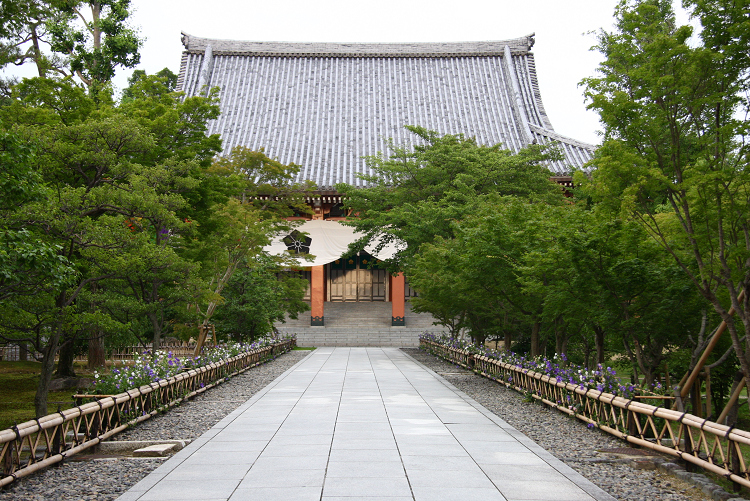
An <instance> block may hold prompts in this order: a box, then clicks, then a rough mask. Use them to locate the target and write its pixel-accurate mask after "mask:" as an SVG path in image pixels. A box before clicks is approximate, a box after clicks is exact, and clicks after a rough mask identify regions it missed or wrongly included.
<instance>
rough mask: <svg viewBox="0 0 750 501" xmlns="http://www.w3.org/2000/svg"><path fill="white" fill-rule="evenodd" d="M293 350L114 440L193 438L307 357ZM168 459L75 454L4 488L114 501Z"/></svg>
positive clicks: (11, 495) (5, 493)
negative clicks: (59, 463)
mask: <svg viewBox="0 0 750 501" xmlns="http://www.w3.org/2000/svg"><path fill="white" fill-rule="evenodd" d="M309 353H310V352H309V351H303V350H300V351H291V352H289V353H286V354H284V355H281V356H279V357H278V358H276V360H273V361H271V362H268V363H265V364H263V365H260V366H258V367H254V368H252V369H250V370H248V371H246V372H244V373H243V374H240V375H239V376H236V377H233V378H232V379H230V380H229V381H227V382H225V383H222V384H220V385H219V386H217V387H215V388H211V389H210V390H208V391H206V392H205V393H203V394H201V395H198V396H197V397H195V398H193V399H192V400H189V401H188V402H185V403H183V404H181V405H180V406H178V407H176V408H173V409H171V410H170V411H169V412H167V413H165V414H162V415H159V416H156V417H154V418H152V419H149V420H148V421H145V422H143V423H141V424H140V425H138V426H136V427H134V428H132V429H129V430H126V431H124V432H122V433H120V434H118V435H115V437H113V440H190V439H194V438H197V437H199V436H200V435H202V434H203V433H204V432H205V431H206V430H208V429H209V428H211V427H212V426H213V425H214V424H216V423H218V422H219V421H221V419H222V418H223V417H224V416H226V415H227V414H229V413H230V412H232V411H233V410H234V409H236V408H237V407H239V406H240V405H241V404H242V403H244V402H246V401H247V400H248V399H249V398H250V397H251V396H253V395H254V394H255V393H257V392H258V391H259V390H261V389H263V388H265V387H266V386H267V385H268V384H269V383H270V382H271V381H273V380H274V379H276V378H277V377H279V376H280V375H281V374H283V373H284V372H285V371H286V370H287V369H289V368H290V367H291V366H293V365H294V364H296V363H297V362H299V361H300V360H301V359H302V358H304V357H305V356H307V355H308V354H309ZM163 461H164V459H141V458H132V457H117V456H115V457H101V455H91V456H88V457H87V456H83V455H79V456H73V458H71V459H70V460H67V461H65V462H64V463H62V464H61V465H58V466H53V467H50V468H47V469H46V470H44V471H42V472H40V473H36V474H32V475H30V476H29V477H26V478H22V479H20V480H18V481H17V482H15V483H13V484H11V486H10V487H9V488H7V489H4V490H0V500H3V501H6V500H7V501H49V500H54V499H60V500H65V501H79V500H86V501H88V500H92V501H93V500H96V501H111V500H114V499H117V497H118V496H120V494H122V493H123V492H125V491H127V490H128V489H129V488H130V487H132V486H133V485H135V484H136V483H138V481H139V480H141V479H142V478H143V477H145V476H146V475H148V474H149V473H150V472H151V471H153V470H154V469H156V468H157V467H158V466H159V465H160V464H162V462H163Z"/></svg>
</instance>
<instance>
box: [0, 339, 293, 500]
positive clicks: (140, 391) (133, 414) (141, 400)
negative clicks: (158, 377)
mask: <svg viewBox="0 0 750 501" xmlns="http://www.w3.org/2000/svg"><path fill="white" fill-rule="evenodd" d="M295 345H296V340H295V339H289V340H286V341H283V342H281V343H277V344H274V345H271V346H266V347H263V348H259V349H257V350H253V351H250V352H246V353H242V354H240V355H237V356H235V357H232V358H230V359H227V360H223V361H220V362H216V363H213V364H209V365H206V366H203V367H199V368H197V369H192V370H189V371H187V372H182V373H180V374H177V375H176V376H173V377H171V378H169V379H164V380H162V381H159V382H156V383H151V384H150V385H147V386H141V387H140V388H135V389H132V390H129V391H127V392H125V393H120V394H119V395H114V396H110V397H105V398H101V399H99V400H96V401H93V402H89V403H87V404H82V405H79V406H76V407H74V408H72V409H67V410H64V411H60V412H58V413H56V414H50V415H48V416H44V417H42V418H39V419H35V420H33V421H27V422H25V423H21V424H19V425H17V426H14V427H13V428H10V429H7V430H2V431H0V487H3V486H6V485H8V484H10V483H12V482H13V481H15V480H16V479H17V478H21V477H24V476H26V475H29V474H31V473H34V472H35V471H37V470H40V469H42V468H44V467H46V466H49V465H52V464H55V463H58V462H60V461H62V460H63V459H65V458H66V457H70V456H72V455H73V454H76V453H78V452H81V451H83V450H85V449H87V448H89V447H92V446H94V445H97V444H98V443H99V442H101V441H103V440H106V439H108V438H109V437H111V436H112V435H114V434H116V433H119V432H120V431H122V430H124V429H126V428H127V427H128V426H132V425H134V424H136V423H139V422H141V421H145V420H146V419H149V418H151V417H152V416H155V415H156V414H157V413H158V412H159V411H160V410H164V409H167V408H170V407H172V406H174V405H177V404H179V403H180V402H182V401H183V400H186V399H188V398H191V397H193V396H195V395H197V394H199V393H202V392H204V391H206V390H208V389H209V388H212V387H213V386H216V385H218V384H220V383H221V382H223V381H225V380H226V378H228V377H231V376H234V375H236V374H240V373H242V372H244V371H246V370H248V369H250V368H251V367H255V366H256V365H259V364H262V363H264V362H265V361H267V360H269V359H271V358H272V357H274V356H276V355H278V354H281V353H286V352H287V351H289V350H291V349H292V348H293V347H294V346H295Z"/></svg>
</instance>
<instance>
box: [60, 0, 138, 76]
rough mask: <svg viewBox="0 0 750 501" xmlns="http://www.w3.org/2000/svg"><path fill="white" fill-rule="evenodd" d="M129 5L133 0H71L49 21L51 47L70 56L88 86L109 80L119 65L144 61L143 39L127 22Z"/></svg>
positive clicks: (132, 64)
mask: <svg viewBox="0 0 750 501" xmlns="http://www.w3.org/2000/svg"><path fill="white" fill-rule="evenodd" d="M129 9H130V0H95V1H94V0H87V1H80V0H78V1H67V2H63V3H62V4H61V5H60V6H59V10H58V12H57V15H56V16H55V17H54V18H52V19H50V20H49V21H48V22H47V29H48V30H49V34H50V47H51V49H52V50H53V51H54V52H56V53H59V54H64V55H65V56H66V57H67V59H68V62H69V63H68V64H69V65H70V70H71V71H72V72H74V73H75V74H77V75H78V76H79V77H80V78H81V80H82V81H83V82H84V83H85V84H86V85H87V86H92V85H94V84H103V83H105V82H109V81H110V80H111V79H112V77H114V75H115V69H116V68H117V67H118V66H123V67H125V68H132V67H133V66H135V65H137V64H138V63H139V62H140V59H141V57H140V54H139V53H138V50H139V49H140V46H141V44H142V40H141V39H140V38H139V37H138V35H137V33H136V31H135V30H134V29H132V28H130V27H129V26H128V24H127V21H128V18H129V16H130V12H129ZM86 10H88V11H89V12H90V17H88V18H87V17H86Z"/></svg>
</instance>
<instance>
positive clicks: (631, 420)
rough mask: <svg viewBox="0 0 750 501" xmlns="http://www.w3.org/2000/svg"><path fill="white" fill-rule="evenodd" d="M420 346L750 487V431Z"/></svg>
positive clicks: (431, 343)
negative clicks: (749, 466)
mask: <svg viewBox="0 0 750 501" xmlns="http://www.w3.org/2000/svg"><path fill="white" fill-rule="evenodd" d="M420 347H421V348H423V349H426V350H427V351H429V352H430V353H433V354H435V355H437V356H439V357H441V358H444V359H446V360H448V361H451V362H453V363H456V364H458V365H461V366H463V367H466V368H468V369H471V370H474V371H475V372H477V373H478V374H481V375H483V376H485V377H488V378H490V379H492V380H494V381H497V382H498V383H501V384H504V385H505V386H507V387H508V388H513V389H514V390H516V391H519V392H522V393H524V394H526V395H530V396H531V397H533V398H534V399H536V400H539V401H541V402H542V403H543V404H545V405H548V406H550V407H554V408H556V409H558V410H559V411H561V412H564V413H565V414H568V415H569V416H572V417H576V418H577V419H580V420H581V421H583V422H585V423H587V424H589V425H592V426H595V427H597V428H599V429H600V430H602V431H605V432H607V433H609V434H611V435H614V436H616V437H618V438H620V439H622V440H626V441H628V442H630V443H632V444H636V445H639V446H641V447H645V448H648V449H651V450H654V451H657V452H661V453H664V454H669V455H671V456H675V457H678V458H681V459H682V460H684V461H685V462H686V463H687V464H689V465H694V466H698V467H701V468H703V469H705V470H707V471H710V472H712V473H715V474H717V475H720V476H723V477H725V478H727V479H729V480H731V481H732V482H735V483H736V484H740V485H742V486H744V487H750V472H749V471H748V454H750V447H748V446H750V432H747V431H744V430H739V429H735V428H734V427H733V426H726V425H723V424H719V423H715V422H712V421H708V420H707V419H703V418H700V417H697V416H694V415H693V414H688V413H684V412H679V411H675V410H671V409H668V408H665V407H657V406H653V405H649V404H645V403H641V402H638V401H637V400H630V399H625V398H622V397H618V396H615V395H612V394H610V393H604V392H601V391H598V390H592V389H588V388H582V387H581V386H579V385H575V384H572V383H568V382H564V381H558V380H557V379H555V378H553V377H550V376H546V375H544V374H540V373H538V372H534V371H530V370H528V369H522V368H520V367H518V366H516V365H512V364H507V363H503V362H500V361H498V360H495V359H492V358H489V357H486V356H479V355H474V354H472V353H470V352H468V351H465V350H461V349H457V348H452V347H449V346H444V345H441V344H439V343H435V342H434V341H429V340H426V339H420Z"/></svg>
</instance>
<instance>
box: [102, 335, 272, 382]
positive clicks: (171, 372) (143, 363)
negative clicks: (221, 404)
mask: <svg viewBox="0 0 750 501" xmlns="http://www.w3.org/2000/svg"><path fill="white" fill-rule="evenodd" d="M276 343H278V340H273V339H263V340H260V341H256V342H254V343H250V344H249V343H230V344H227V345H224V346H216V347H213V348H210V349H208V350H206V351H205V352H203V354H202V355H199V356H197V357H195V358H193V357H183V358H179V357H177V356H175V355H174V353H173V352H171V351H157V352H155V353H152V352H151V351H150V350H146V351H144V352H142V353H140V354H136V355H135V357H134V360H133V362H132V363H130V364H125V363H124V362H123V363H122V364H121V365H120V366H119V367H118V366H117V365H115V366H114V367H113V368H112V369H111V370H110V371H109V372H108V373H104V372H99V371H96V372H94V387H93V388H92V390H93V392H92V393H93V394H94V395H114V394H117V393H122V392H123V391H127V390H130V389H132V388H138V387H140V386H143V385H147V384H151V383H155V382H158V381H161V380H163V379H168V378H170V377H172V376H175V375H177V374H179V373H180V372H184V371H186V370H190V369H197V368H199V367H203V366H205V365H209V364H212V363H216V362H219V361H221V360H229V359H230V358H232V357H235V356H237V355H239V354H240V353H250V352H255V351H257V350H259V349H261V348H265V347H268V346H273V345H274V344H276Z"/></svg>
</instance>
